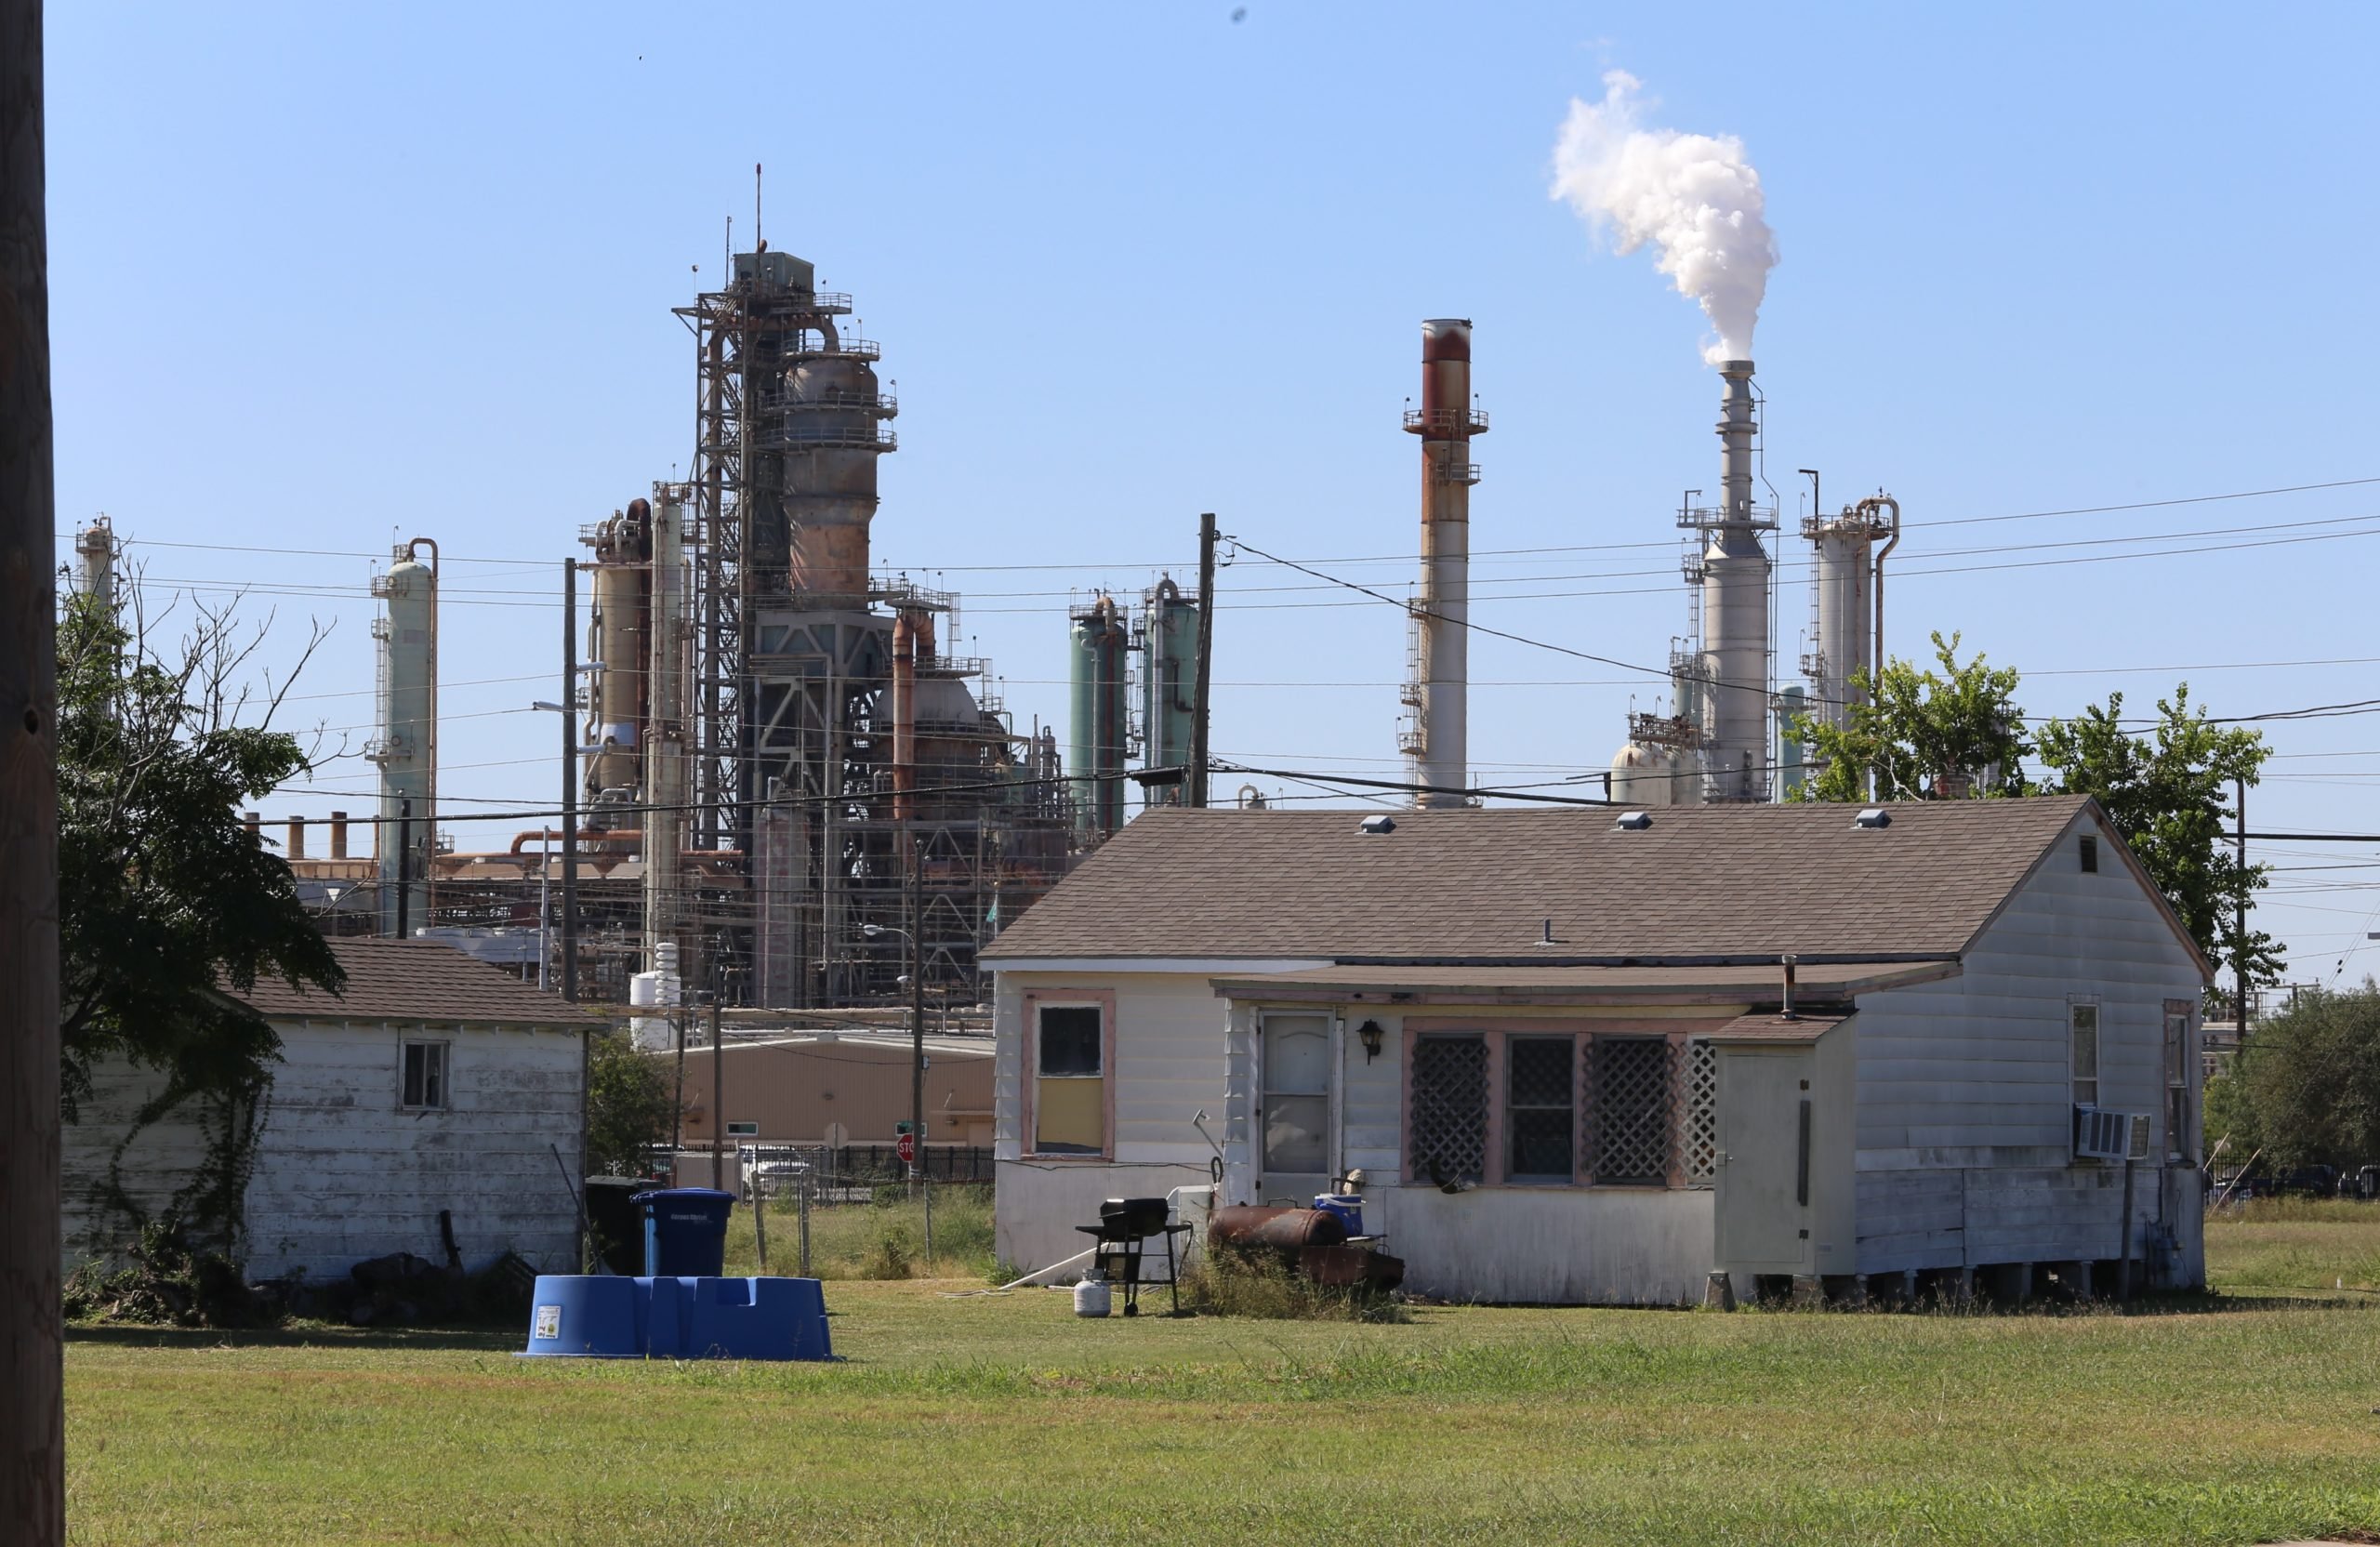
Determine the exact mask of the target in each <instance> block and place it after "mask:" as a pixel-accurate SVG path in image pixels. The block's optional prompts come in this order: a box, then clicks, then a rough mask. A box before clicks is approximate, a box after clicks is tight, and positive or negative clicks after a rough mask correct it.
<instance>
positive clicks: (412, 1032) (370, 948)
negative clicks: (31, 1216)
mask: <svg viewBox="0 0 2380 1547" xmlns="http://www.w3.org/2000/svg"><path fill="white" fill-rule="evenodd" d="M331 948H332V949H333V950H334V951H335V952H336V953H337V956H338V959H339V963H340V965H341V966H343V967H345V968H346V969H347V974H348V980H347V987H346V990H345V992H344V993H343V994H341V995H340V996H339V997H337V998H332V997H330V996H328V995H325V994H319V993H311V992H300V991H298V990H295V989H292V988H290V987H289V986H288V985H286V984H284V983H281V982H278V981H274V982H271V983H259V984H258V985H257V986H256V988H255V989H254V990H253V991H252V992H250V993H247V994H245V995H243V996H241V998H242V999H243V1000H244V1001H245V1003H247V1004H248V1005H249V1006H250V1007H251V1008H253V1009H254V1010H256V1011H257V1012H258V1013H259V1014H261V1015H262V1016H263V1017H264V1018H265V1019H266V1020H267V1021H268V1022H269V1023H271V1025H272V1028H273V1030H274V1031H275V1032H277V1033H278V1034H279V1035H280V1038H281V1062H280V1063H278V1064H274V1065H273V1067H272V1085H271V1092H270V1094H269V1095H268V1096H267V1098H266V1100H265V1102H264V1104H263V1110H262V1111H261V1113H260V1114H259V1117H258V1125H259V1126H258V1135H257V1139H256V1144H255V1151H254V1164H253V1167H252V1169H251V1170H250V1171H249V1173H248V1177H247V1181H246V1186H245V1194H244V1196H245V1237H244V1241H243V1246H244V1250H245V1259H246V1268H247V1272H248V1274H249V1276H251V1277H253V1278H259V1279H260V1278H269V1277H275V1276H281V1275H283V1274H286V1273H290V1272H293V1271H298V1270H303V1271H304V1272H305V1273H306V1274H307V1276H310V1277H312V1278H315V1279H325V1278H337V1277H341V1276H345V1275H346V1273H347V1271H348V1269H349V1268H350V1267H352V1266H353V1265H354V1264H355V1263H359V1262H362V1261H364V1260H365V1259H367V1258H372V1257H379V1256H385V1255H387V1254H389V1253H390V1252H396V1251H410V1252H413V1253H415V1254H416V1255H417V1256H421V1257H426V1258H429V1259H430V1260H431V1261H433V1262H435V1261H443V1257H444V1247H443V1239H442V1236H441V1232H440V1229H439V1223H438V1216H439V1213H440V1211H441V1210H446V1211H448V1212H449V1214H450V1215H451V1220H452V1223H453V1227H454V1232H455V1237H456V1245H457V1247H458V1248H459V1249H460V1250H461V1252H462V1255H463V1259H464V1262H465V1264H466V1265H467V1266H469V1267H472V1268H477V1267H480V1266H483V1265H484V1264H485V1263H488V1262H490V1261H492V1260H494V1259H495V1258H496V1257H497V1256H498V1255H500V1254H501V1253H503V1252H504V1251H506V1250H512V1251H517V1252H519V1253H520V1254H521V1255H522V1256H523V1257H525V1258H527V1259H528V1260H529V1261H530V1262H531V1263H535V1264H537V1265H539V1266H541V1267H549V1268H552V1269H555V1270H558V1271H564V1272H568V1271H575V1263H576V1261H577V1252H578V1244H577V1243H578V1222H577V1206H576V1204H575V1200H574V1198H573V1196H572V1194H571V1193H570V1192H569V1191H568V1190H567V1187H566V1185H565V1181H564V1171H563V1166H567V1167H568V1168H569V1173H570V1176H571V1177H572V1178H573V1179H574V1180H575V1177H576V1175H577V1174H578V1170H579V1165H580V1148H579V1146H580V1137H581V1135H582V1133H583V1132H584V1131H585V1121H586V1106H585V1099H584V1089H585V1082H584V1075H583V1069H584V1053H583V1051H582V1042H583V1038H584V1034H585V1033H587V1032H588V1031H590V1030H600V1029H601V1028H602V1025H603V1023H602V1021H601V1020H598V1019H596V1018H594V1017H592V1016H589V1015H588V1014H586V1013H584V1012H580V1011H579V1010H577V1009H576V1008H575V1007H574V1006H572V1005H569V1004H566V1003H564V1002H563V1001H562V1000H561V999H560V998H556V997H554V996H551V995H548V994H541V993H539V992H537V991H536V989H535V988H533V987H531V986H529V985H525V984H523V983H522V982H521V981H520V980H519V979H517V978H515V977H513V976H511V975H510V974H509V973H507V972H503V971H501V970H500V969H498V968H495V967H491V966H489V965H487V964H485V963H483V962H480V961H474V960H473V959H470V958H469V957H467V956H465V955H463V954H462V953H460V952H459V951H456V950H455V949H454V948H452V947H451V946H447V945H438V944H433V943H430V942H423V941H399V940H337V941H333V942H332V943H331ZM93 1084H94V1091H93V1093H92V1096H91V1098H90V1099H89V1100H87V1101H86V1102H84V1103H83V1104H82V1110H81V1114H80V1117H79V1120H78V1121H75V1122H72V1123H69V1124H67V1125H66V1127H65V1154H64V1162H65V1177H64V1182H65V1185H64V1189H63V1192H64V1197H65V1205H66V1217H65V1246H66V1251H65V1257H66V1264H67V1266H68V1267H69V1268H72V1267H73V1265H75V1264H76V1263H82V1262H84V1261H86V1260H89V1259H92V1258H105V1257H110V1256H112V1255H114V1254H115V1253H117V1252H118V1251H120V1250H121V1249H122V1247H123V1245H124V1244H125V1241H126V1236H127V1233H128V1231H129V1229H130V1228H131V1221H130V1219H129V1217H128V1216H127V1214H126V1210H124V1209H123V1208H121V1207H120V1206H118V1205H117V1204H115V1203H112V1201H111V1199H112V1198H113V1197H119V1196H120V1197H125V1198H128V1199H130V1200H131V1201H132V1202H133V1203H135V1204H136V1205H137V1206H138V1207H139V1209H140V1210H143V1211H144V1212H146V1213H149V1214H151V1215H152V1216H153V1215H156V1214H158V1213H160V1212H161V1211H162V1210H165V1208H166V1207H167V1206H168V1205H169V1204H170V1203H171V1202H172V1200H173V1198H174V1197H175V1195H176V1194H177V1193H178V1192H180V1191H181V1190H183V1189H185V1188H187V1187H188V1186H190V1185H191V1183H192V1179H193V1177H194V1176H195V1175H197V1174H198V1172H199V1170H200V1169H201V1167H202V1164H203V1162H204V1159H205V1156H206V1155H207V1153H208V1151H209V1148H210V1146H211V1145H212V1144H214V1143H215V1136H214V1134H212V1133H211V1132H210V1131H209V1130H210V1128H212V1127H213V1126H214V1125H215V1115H214V1114H213V1113H212V1112H211V1111H206V1110H200V1109H196V1108H194V1106H193V1104H190V1103H185V1104H181V1105H179V1106H177V1107H175V1108H173V1109H172V1110H171V1111H169V1112H168V1113H167V1114H166V1115H165V1117H162V1118H161V1119H160V1120H158V1121H156V1122H154V1123H151V1124H147V1125H139V1126H136V1124H135V1121H134V1117H135V1115H136V1114H137V1113H138V1112H139V1110H140V1108H141V1106H142V1105H143V1104H145V1103H147V1102H148V1101H150V1100H151V1099H152V1097H154V1096H155V1095H156V1093H157V1092H158V1091H159V1090H160V1089H162V1086H163V1077H162V1076H161V1075H159V1074H158V1073H156V1072H155V1071H153V1070H147V1069H139V1068H135V1067H133V1066H131V1065H129V1064H122V1063H116V1064H111V1065H108V1066H106V1067H103V1068H101V1069H99V1070H98V1071H96V1073H95V1076H94V1080H93ZM556 1151H559V1152H560V1154H561V1157H562V1165H557V1164H556V1162H555V1153H556Z"/></svg>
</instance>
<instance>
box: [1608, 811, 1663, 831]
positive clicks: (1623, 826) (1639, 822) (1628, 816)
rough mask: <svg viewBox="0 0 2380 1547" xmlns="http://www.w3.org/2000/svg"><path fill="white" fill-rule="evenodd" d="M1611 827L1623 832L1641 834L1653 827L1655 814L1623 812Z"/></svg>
mask: <svg viewBox="0 0 2380 1547" xmlns="http://www.w3.org/2000/svg"><path fill="white" fill-rule="evenodd" d="M1611 825H1612V826H1615V827H1617V828H1619V829H1620V831H1622V832H1629V833H1641V832H1643V831H1644V830H1645V829H1646V828H1647V827H1649V826H1652V825H1653V813H1651V812H1648V811H1623V812H1621V813H1620V815H1619V817H1618V818H1617V819H1615V820H1614V821H1613V822H1612V824H1611Z"/></svg>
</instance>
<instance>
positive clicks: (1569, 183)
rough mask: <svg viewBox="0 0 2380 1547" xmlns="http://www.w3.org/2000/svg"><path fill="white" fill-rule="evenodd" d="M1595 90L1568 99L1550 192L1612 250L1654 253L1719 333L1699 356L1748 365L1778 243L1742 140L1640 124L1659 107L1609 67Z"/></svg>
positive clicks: (1633, 80)
mask: <svg viewBox="0 0 2380 1547" xmlns="http://www.w3.org/2000/svg"><path fill="white" fill-rule="evenodd" d="M1603 84H1604V98H1603V100H1602V101H1600V102H1585V101H1580V99H1577V98H1575V97H1574V98H1572V99H1570V116H1569V117H1568V118H1567V119H1566V120H1565V121H1564V122H1563V125H1562V138H1561V139H1560V140H1559V141H1558V142H1556V144H1555V145H1554V191H1553V196H1554V198H1557V199H1567V200H1568V201H1569V203H1570V207H1571V208H1573V209H1575V210H1577V211H1578V212H1579V215H1580V218H1583V219H1584V220H1586V221H1587V223H1588V224H1589V225H1590V226H1591V227H1593V230H1594V231H1595V233H1596V234H1597V235H1598V236H1599V237H1601V238H1603V239H1605V240H1607V241H1608V242H1609V243H1610V244H1611V246H1612V250H1613V251H1614V252H1618V253H1621V254H1627V253H1633V252H1634V251H1635V250H1636V249H1637V248H1639V247H1641V246H1643V245H1646V243H1648V242H1649V243H1652V244H1653V245H1656V246H1657V247H1659V249H1660V255H1661V256H1660V261H1659V264H1658V265H1656V266H1657V267H1658V268H1659V270H1660V271H1661V272H1663V273H1665V274H1667V275H1669V276H1670V278H1671V279H1672V280H1673V282H1675V284H1676V285H1677V288H1678V294H1680V295H1682V296H1688V297H1691V298H1693V299H1695V300H1696V301H1699V302H1700V303H1701V306H1702V311H1703V314H1704V315H1705V316H1707V317H1709V318H1710V319H1711V325H1712V328H1714V329H1715V330H1717V333H1718V338H1717V339H1716V341H1714V342H1712V344H1710V345H1708V346H1707V347H1705V348H1704V350H1703V351H1702V358H1703V359H1704V360H1706V361H1709V362H1710V363H1712V364H1718V363H1719V362H1720V361H1723V360H1749V359H1751V358H1752V324H1753V323H1754V322H1756V321H1757V320H1758V319H1759V316H1760V302H1761V298H1762V297H1763V296H1764V295H1765V294H1766V293H1767V290H1768V271H1769V270H1770V269H1771V268H1773V267H1775V265H1776V263H1777V240H1776V238H1775V237H1774V236H1773V235H1771V234H1770V232H1769V230H1768V221H1767V219H1766V218H1765V204H1766V201H1765V198H1764V197H1763V196H1762V193H1761V190H1760V174H1759V173H1758V172H1756V171H1754V170H1752V164H1751V163H1750V162H1748V161H1746V160H1745V159H1744V144H1743V141H1742V140H1740V139H1737V138H1736V137H1735V136H1734V135H1721V136H1715V137H1714V136H1712V135H1707V134H1680V133H1679V132H1678V131H1677V130H1675V129H1647V128H1641V127H1639V126H1638V118H1639V115H1640V112H1641V110H1642V108H1643V107H1645V106H1651V105H1657V104H1654V103H1650V102H1646V101H1643V100H1641V99H1640V97H1639V93H1640V92H1641V91H1642V89H1643V83H1642V82H1640V81H1638V80H1637V79H1636V77H1634V76H1633V75H1631V74H1629V73H1628V72H1626V71H1624V70H1614V71H1610V72H1607V73H1606V74H1605V75H1604V78H1603Z"/></svg>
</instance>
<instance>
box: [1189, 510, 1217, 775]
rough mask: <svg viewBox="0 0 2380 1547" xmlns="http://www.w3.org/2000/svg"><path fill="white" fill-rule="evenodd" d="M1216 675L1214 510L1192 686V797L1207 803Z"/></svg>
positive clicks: (1201, 555) (1207, 528)
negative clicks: (1209, 726) (1196, 673)
mask: <svg viewBox="0 0 2380 1547" xmlns="http://www.w3.org/2000/svg"><path fill="white" fill-rule="evenodd" d="M1214 676H1215V513H1214V512H1213V511H1212V510H1209V511H1207V512H1206V513H1205V514H1204V515H1201V516H1200V517H1199V518H1198V680H1197V684H1196V685H1195V686H1194V687H1193V688H1192V689H1191V700H1190V701H1191V705H1192V708H1193V713H1192V715H1191V718H1190V801H1189V803H1190V804H1191V805H1193V806H1197V807H1204V806H1205V805H1206V803H1207V722H1208V721H1209V719H1210V718H1211V711H1212V708H1213V694H1214Z"/></svg>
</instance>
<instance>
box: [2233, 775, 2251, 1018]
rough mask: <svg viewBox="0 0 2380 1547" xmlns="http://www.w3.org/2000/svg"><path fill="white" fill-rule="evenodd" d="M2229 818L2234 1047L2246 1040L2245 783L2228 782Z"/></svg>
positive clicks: (2246, 798) (2246, 794)
mask: <svg viewBox="0 0 2380 1547" xmlns="http://www.w3.org/2000/svg"><path fill="white" fill-rule="evenodd" d="M2231 807H2232V810H2231V818H2232V821H2233V823H2234V824H2235V826H2234V828H2233V836H2232V844H2233V852H2234V853H2237V854H2238V855H2239V856H2240V902H2239V906H2238V909H2237V913H2238V917H2237V918H2236V919H2234V920H2233V921H2232V934H2231V991H2232V992H2233V993H2234V994H2236V995H2238V996H2239V1002H2238V1003H2237V1004H2234V1005H2233V1006H2232V1007H2231V1009H2232V1016H2231V1020H2232V1025H2233V1028H2234V1032H2235V1040H2234V1046H2238V1047H2245V1046H2246V1045H2247V1041H2248V781H2247V780H2245V779H2234V780H2232V781H2231Z"/></svg>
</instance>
